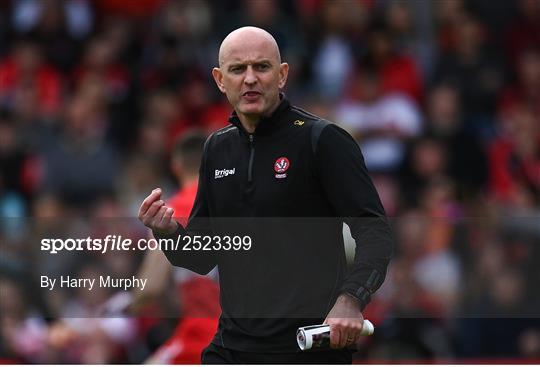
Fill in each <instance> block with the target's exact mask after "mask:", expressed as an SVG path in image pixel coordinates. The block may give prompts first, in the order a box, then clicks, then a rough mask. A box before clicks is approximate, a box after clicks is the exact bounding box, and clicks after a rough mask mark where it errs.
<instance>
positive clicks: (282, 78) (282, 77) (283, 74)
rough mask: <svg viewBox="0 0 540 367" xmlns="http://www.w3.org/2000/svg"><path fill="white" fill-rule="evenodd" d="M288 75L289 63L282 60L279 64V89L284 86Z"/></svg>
mask: <svg viewBox="0 0 540 367" xmlns="http://www.w3.org/2000/svg"><path fill="white" fill-rule="evenodd" d="M288 75H289V64H287V63H286V62H283V63H281V64H280V65H279V84H278V86H279V89H283V87H285V83H287V76H288Z"/></svg>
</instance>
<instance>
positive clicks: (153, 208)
mask: <svg viewBox="0 0 540 367" xmlns="http://www.w3.org/2000/svg"><path fill="white" fill-rule="evenodd" d="M160 198H161V189H160V188H157V189H155V190H153V191H152V192H151V193H150V195H148V196H147V197H146V198H145V199H144V201H143V202H142V204H141V207H140V208H139V220H140V221H141V222H142V223H143V224H144V225H145V226H147V227H148V228H150V229H151V230H153V231H157V232H161V233H173V232H174V231H176V229H177V224H176V221H175V220H174V219H173V218H172V216H173V214H174V210H173V209H172V208H170V207H168V206H167V205H165V202H164V201H163V200H161V199H160Z"/></svg>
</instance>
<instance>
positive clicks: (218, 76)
mask: <svg viewBox="0 0 540 367" xmlns="http://www.w3.org/2000/svg"><path fill="white" fill-rule="evenodd" d="M212 76H213V77H214V81H215V82H216V85H217V87H218V88H219V90H220V91H221V93H225V86H224V85H223V83H222V81H223V73H222V72H221V69H220V68H213V69H212Z"/></svg>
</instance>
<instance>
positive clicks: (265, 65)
mask: <svg viewBox="0 0 540 367" xmlns="http://www.w3.org/2000/svg"><path fill="white" fill-rule="evenodd" d="M256 68H257V70H262V71H264V70H268V69H270V65H268V64H258V65H257V66H256Z"/></svg>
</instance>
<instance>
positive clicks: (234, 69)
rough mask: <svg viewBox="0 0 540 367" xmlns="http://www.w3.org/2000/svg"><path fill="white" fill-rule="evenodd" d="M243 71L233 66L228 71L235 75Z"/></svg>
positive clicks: (240, 67)
mask: <svg viewBox="0 0 540 367" xmlns="http://www.w3.org/2000/svg"><path fill="white" fill-rule="evenodd" d="M243 70H244V68H243V67H242V66H233V67H232V68H230V69H229V71H230V72H231V73H235V74H239V73H241V72H242V71H243Z"/></svg>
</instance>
